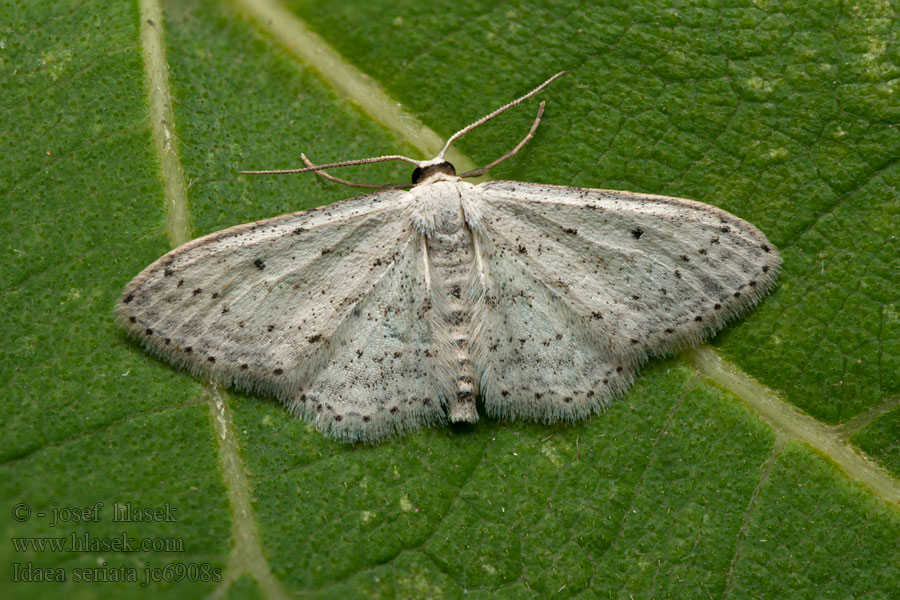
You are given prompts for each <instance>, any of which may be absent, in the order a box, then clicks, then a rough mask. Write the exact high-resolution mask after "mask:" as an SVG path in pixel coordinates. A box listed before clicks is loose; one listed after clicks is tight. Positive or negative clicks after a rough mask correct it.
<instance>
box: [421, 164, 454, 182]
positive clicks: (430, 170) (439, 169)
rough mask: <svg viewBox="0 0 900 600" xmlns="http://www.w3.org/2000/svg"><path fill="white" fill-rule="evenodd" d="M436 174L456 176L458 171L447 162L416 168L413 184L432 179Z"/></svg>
mask: <svg viewBox="0 0 900 600" xmlns="http://www.w3.org/2000/svg"><path fill="white" fill-rule="evenodd" d="M435 173H446V174H447V175H456V169H454V168H453V165H451V164H450V163H449V162H447V161H446V160H445V161H444V162H439V163H437V164H433V165H426V166H424V167H416V168H415V170H414V171H413V174H412V182H413V183H419V182H420V181H424V180H426V179H427V178H429V177H431V176H432V175H434V174H435Z"/></svg>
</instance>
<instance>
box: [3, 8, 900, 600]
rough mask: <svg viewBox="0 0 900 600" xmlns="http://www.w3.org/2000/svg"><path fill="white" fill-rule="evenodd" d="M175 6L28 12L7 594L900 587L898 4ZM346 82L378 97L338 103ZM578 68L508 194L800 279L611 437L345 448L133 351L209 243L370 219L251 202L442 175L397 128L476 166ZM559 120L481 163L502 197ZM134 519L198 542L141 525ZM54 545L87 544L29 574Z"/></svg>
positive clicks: (6, 419) (276, 408)
mask: <svg viewBox="0 0 900 600" xmlns="http://www.w3.org/2000/svg"><path fill="white" fill-rule="evenodd" d="M154 4H155V3H154V2H151V1H149V0H146V1H144V2H142V3H141V6H135V5H133V4H131V3H107V2H99V1H96V0H93V1H92V0H84V1H77V0H67V1H56V2H44V1H41V2H16V1H12V0H9V1H3V2H2V5H0V6H2V8H0V14H3V15H4V18H3V19H2V22H0V69H2V82H3V86H2V87H3V90H4V93H3V95H2V96H0V110H2V111H3V119H2V125H0V142H2V143H3V146H4V147H5V148H6V149H7V154H6V156H7V158H6V160H4V161H2V162H0V193H3V194H4V195H5V197H6V198H7V200H6V206H7V207H8V208H7V210H5V211H3V213H2V215H0V248H2V251H3V253H4V260H3V261H2V263H0V290H2V292H0V314H3V315H4V317H5V318H4V319H3V329H2V333H3V340H4V342H3V344H2V346H0V348H2V350H0V384H2V388H0V390H2V393H0V398H2V400H0V418H2V423H3V425H2V428H0V498H2V499H3V503H2V504H3V505H2V506H0V509H2V517H0V525H2V527H3V530H4V540H5V541H4V542H3V544H2V550H0V559H2V560H0V563H2V565H3V569H4V572H3V577H2V579H0V595H2V596H3V597H15V598H30V597H35V598H44V597H66V598H72V597H74V598H80V597H85V598H93V597H100V596H111V597H145V596H148V597H157V598H180V597H200V596H207V595H213V596H214V597H232V598H257V597H259V598H288V597H293V596H299V595H304V596H315V597H347V596H351V597H353V596H362V595H373V596H383V597H395V596H399V597H442V596H450V597H461V596H463V595H470V594H471V595H477V596H484V597H487V596H492V597H493V596H508V597H545V596H549V595H560V596H583V597H595V596H601V597H622V598H628V597H636V598H637V597H641V598H650V597H660V598H676V597H679V598H697V597H706V596H714V597H731V598H745V597H759V598H786V597H790V598H794V597H809V598H822V597H834V598H845V597H866V598H891V597H892V596H893V595H895V594H894V590H897V589H900V554H898V553H897V551H896V540H897V539H898V538H900V504H898V502H900V483H898V481H897V479H896V478H897V477H898V476H900V447H898V443H897V440H898V439H900V425H898V423H900V421H898V414H900V413H898V411H900V393H898V389H900V375H898V373H900V319H898V306H897V302H898V289H900V286H898V279H900V277H898V273H900V243H898V227H897V223H898V222H900V214H898V213H900V202H898V197H900V194H898V186H900V164H898V159H900V130H898V126H897V123H900V104H898V103H897V101H896V99H895V97H896V94H897V88H898V86H900V49H898V45H897V44H896V43H894V42H893V38H894V37H895V34H896V22H897V12H898V5H897V3H896V2H893V3H892V2H867V3H858V4H855V5H852V6H850V5H842V4H837V3H831V2H818V3H816V2H814V3H796V2H773V1H766V0H759V1H756V2H728V3H727V4H726V5H724V6H723V5H721V4H720V3H715V2H706V3H702V2H701V3H692V4H688V3H684V4H674V5H673V3H671V2H656V1H652V0H640V1H638V2H624V1H621V2H606V3H603V4H602V5H594V4H592V3H579V2H556V3H536V2H524V3H521V2H520V3H514V4H509V3H492V4H489V3H484V2H464V3H459V2H456V3H452V4H451V3H428V5H427V6H426V5H423V4H422V3H421V2H418V3H414V2H410V1H406V0H404V1H399V2H391V3H386V2H372V1H369V2H341V3H334V2H329V3H311V2H292V3H286V6H287V8H288V9H289V10H290V13H286V15H285V14H281V15H280V16H279V18H266V17H265V15H266V14H270V15H271V14H273V13H268V12H267V11H269V10H271V9H272V6H273V3H270V2H268V1H264V0H253V1H251V0H243V1H238V0H235V2H234V3H232V4H228V3H219V2H213V1H201V0H184V1H180V2H169V3H165V4H164V5H163V7H162V9H163V16H160V15H159V14H157V12H155V11H154V9H153V7H154ZM274 6H276V8H277V5H274ZM274 14H278V13H274ZM291 15H293V16H291ZM148 20H149V21H152V23H150V22H148ZM302 23H305V24H306V27H307V28H308V29H309V30H310V31H312V32H314V33H315V34H316V35H315V36H312V37H308V36H304V35H302V34H303V27H302ZM142 32H143V34H144V37H143V38H142ZM294 34H296V36H295V37H291V36H293V35H294ZM286 35H287V36H288V37H287V38H286V37H285V36H286ZM288 38H290V39H288ZM142 39H143V40H144V41H143V42H142ZM150 39H158V40H161V42H162V48H163V49H164V52H165V57H164V59H163V57H162V56H161V55H159V54H155V53H154V51H153V50H152V49H151V46H150V45H149V44H148V42H147V40H150ZM298 40H299V41H298ZM333 55H339V56H341V57H343V60H344V61H346V62H345V63H343V64H340V61H338V63H333V64H331V66H329V67H327V68H323V69H322V71H321V72H318V71H316V68H319V67H317V66H316V65H317V64H318V63H317V62H316V61H317V60H319V59H318V58H317V57H321V56H333ZM148 66H149V67H154V66H155V67H156V68H157V69H158V72H161V73H162V74H163V75H164V79H163V80H162V81H163V82H164V83H163V84H159V80H157V79H154V78H153V77H155V75H147V74H145V67H148ZM562 69H566V70H568V71H569V74H567V75H566V76H565V77H564V78H562V79H560V80H559V81H557V82H555V83H554V84H553V85H552V86H551V87H550V88H548V89H547V90H546V91H545V92H543V93H542V94H541V99H544V100H546V101H547V109H546V113H545V116H544V121H543V123H542V125H541V128H540V129H539V130H538V133H537V135H536V137H535V139H534V140H533V141H532V142H531V143H530V144H529V145H528V146H526V147H525V149H524V150H523V151H522V152H521V153H520V154H519V155H518V156H517V157H515V158H514V159H513V160H511V161H509V162H507V163H505V164H504V165H502V166H501V167H499V168H498V169H496V170H495V172H493V173H492V176H493V177H495V178H508V179H518V180H529V181H541V182H546V183H554V184H570V185H581V186H590V187H607V188H616V189H629V190H635V191H644V192H653V193H661V194H667V195H673V196H684V197H689V198H694V199H697V200H701V201H704V202H708V203H711V204H714V205H717V206H720V207H722V208H724V209H726V210H729V211H731V212H733V213H735V214H737V215H738V216H741V217H743V218H745V219H747V220H749V221H750V222H752V223H754V224H755V225H757V226H758V227H759V228H760V229H762V230H763V231H764V232H766V234H767V235H768V236H769V239H771V240H772V241H773V243H775V244H776V245H777V246H778V247H779V249H781V250H782V253H783V256H784V259H785V263H784V270H783V272H782V275H781V277H780V280H779V286H778V288H777V289H776V290H775V292H774V293H773V294H772V295H771V296H770V297H769V298H767V299H766V300H764V301H763V302H762V304H761V305H760V306H759V307H758V308H757V309H755V310H754V311H752V312H751V313H750V314H748V315H747V317H746V318H745V319H743V320H742V321H741V322H739V323H736V324H734V325H733V326H731V327H729V328H728V329H727V330H726V331H725V332H724V333H723V334H722V335H720V336H719V337H718V338H717V339H716V340H714V344H713V348H704V349H701V350H699V351H695V352H691V353H688V354H686V355H684V356H682V357H676V358H673V359H670V360H667V361H653V362H652V363H651V364H650V365H649V366H648V367H647V368H645V369H644V370H643V371H642V372H641V374H640V377H639V379H638V381H637V383H636V385H635V387H634V389H633V390H632V391H631V392H630V393H629V394H628V395H627V396H626V397H624V398H622V399H620V400H618V401H617V402H616V403H615V404H614V405H613V407H612V408H611V409H610V410H609V411H608V412H607V413H606V414H604V415H598V416H594V417H592V418H590V419H588V420H587V421H585V422H583V423H577V424H574V425H570V426H552V427H547V426H539V425H534V424H527V423H518V422H515V423H509V422H495V421H490V420H486V421H485V420H483V421H482V422H480V423H479V424H478V425H477V426H475V427H473V428H471V429H469V430H465V431H460V430H454V429H450V428H445V429H430V430H425V431H421V432H419V433H416V434H412V435H409V436H406V437H404V438H401V439H398V440H396V441H392V442H388V443H384V444H380V445H378V446H372V447H369V446H356V447H350V446H344V445H340V444H337V443H334V442H331V441H329V440H327V439H325V438H324V437H322V436H321V435H320V434H318V433H316V432H315V431H314V430H313V429H312V428H310V427H309V426H308V425H306V424H305V423H303V422H301V421H298V420H296V419H293V418H291V417H290V415H289V414H288V413H287V411H286V410H285V409H284V408H283V407H282V406H281V405H279V404H277V403H276V402H274V401H272V400H269V399H266V398H262V397H257V396H245V395H239V394H234V393H231V392H223V391H221V390H217V389H213V388H210V387H208V386H207V385H206V384H205V383H204V382H201V381H199V380H196V379H193V378H191V377H190V376H188V375H186V374H183V373H180V372H177V371H175V370H173V369H171V368H170V367H168V366H167V365H165V364H162V363H160V362H159V361H156V360H154V359H152V358H151V357H149V356H148V355H147V354H146V353H144V352H143V351H141V349H140V348H139V347H138V346H137V345H135V344H133V343H131V342H129V341H128V340H127V339H126V338H125V336H124V334H123V333H122V332H121V331H119V330H118V329H117V328H116V327H115V325H114V323H113V318H112V307H113V304H114V302H115V299H116V298H117V297H118V294H119V293H120V291H121V289H122V287H123V286H124V285H125V283H126V282H127V281H129V280H130V279H131V278H132V277H133V276H134V275H135V274H137V273H138V272H139V271H140V270H141V269H142V268H143V267H145V266H146V265H148V264H150V263H151V262H152V261H153V260H155V259H156V258H158V257H159V256H161V255H162V254H164V253H165V252H166V251H167V250H168V249H170V248H171V244H170V241H169V240H170V239H176V240H177V239H178V238H180V237H183V234H181V233H179V231H180V230H181V229H180V228H189V230H190V235H191V236H192V237H194V236H198V235H202V234H206V233H209V232H212V231H216V230H218V229H221V228H224V227H228V226H232V225H236V224H239V223H243V222H247V221H252V220H256V219H260V218H264V217H270V216H275V215H278V214H282V213H286V212H290V211H295V210H300V209H304V208H308V207H312V206H316V205H321V204H325V203H328V202H333V201H336V200H338V199H341V198H345V197H349V196H351V195H353V193H352V191H349V190H347V189H345V188H342V187H340V186H336V185H334V184H331V183H328V182H323V181H322V180H320V179H317V178H314V177H304V176H296V177H270V178H249V177H244V176H239V175H237V173H236V172H237V171H238V170H240V169H249V168H275V167H282V166H284V167H287V166H294V165H297V164H298V162H299V155H300V152H301V151H303V152H306V153H307V154H309V155H310V157H311V158H313V160H317V161H320V162H325V161H330V160H340V159H346V158H355V157H364V156H374V155H378V154H386V153H394V152H400V153H407V154H415V153H419V154H421V151H422V149H423V148H424V147H427V146H428V145H429V144H430V143H431V142H430V141H428V140H430V139H431V138H429V137H428V133H427V132H422V133H421V135H419V137H417V138H414V137H413V136H412V135H411V134H409V133H408V132H409V131H410V130H409V129H403V127H402V126H396V128H395V127H394V125H391V126H390V127H386V126H385V125H384V124H385V123H388V124H392V123H394V122H395V121H393V120H392V119H393V118H394V117H396V115H397V114H399V113H397V112H396V107H395V106H394V105H393V104H391V103H390V102H388V101H386V100H385V98H388V99H391V98H392V99H393V101H394V102H400V103H402V105H403V107H404V109H405V110H406V111H407V114H409V115H413V116H415V117H417V118H418V119H419V120H420V121H421V122H422V123H424V125H426V126H428V127H430V128H431V129H432V130H433V131H435V132H437V134H438V135H439V136H441V137H446V136H448V135H450V134H452V133H453V132H454V131H456V130H457V129H459V128H460V127H462V126H464V125H466V124H468V123H469V122H471V121H473V120H475V119H476V118H478V117H480V116H481V115H483V114H485V113H487V112H489V111H490V110H492V109H493V108H495V107H496V106H498V105H500V104H502V103H504V102H506V101H508V100H510V99H512V98H514V97H516V96H517V95H519V94H521V93H523V92H525V91H527V90H529V89H531V87H533V86H534V85H536V84H537V83H539V82H540V81H543V80H544V79H545V78H546V77H548V76H549V75H551V74H553V73H555V72H556V71H559V70H562ZM152 70H153V69H152V68H151V69H150V71H152ZM157 74H158V73H157ZM366 85H369V86H370V87H368V88H366V87H365V86H366ZM360 86H362V88H360ZM357 89H369V90H372V89H374V90H375V91H373V92H370V93H357V92H355V91H354V90H357ZM151 94H157V97H158V98H163V99H167V98H168V99H170V103H169V112H165V111H163V112H161V113H156V112H154V111H155V110H156V109H155V108H153V106H154V105H152V104H151V102H150V101H149V100H148V97H150V96H151ZM159 106H162V105H159ZM360 106H363V107H365V108H360ZM535 109H536V100H534V101H530V102H529V103H527V104H526V105H525V106H523V107H522V108H520V109H518V110H516V111H512V112H511V113H508V114H506V115H504V116H503V117H502V118H500V119H498V120H497V121H496V122H492V123H491V124H490V125H488V126H485V127H484V128H482V129H480V130H478V131H477V132H473V133H472V134H470V135H469V136H467V137H465V138H463V139H462V140H461V141H460V143H459V144H458V145H459V149H460V150H461V151H462V152H463V153H464V154H465V155H466V156H468V157H470V158H471V159H472V161H473V163H475V164H484V163H486V162H489V161H490V160H492V159H493V158H495V157H497V156H499V155H500V154H502V153H503V152H505V151H506V150H507V149H509V148H510V147H511V146H512V145H513V144H514V143H515V142H516V141H517V140H518V139H519V138H520V137H521V136H522V135H523V134H524V132H525V131H526V130H527V128H528V125H529V123H530V121H531V119H532V118H533V116H534V112H533V111H534V110H535ZM392 111H393V112H392ZM160 115H168V116H166V118H165V122H161V121H160ZM392 115H393V116H392ZM412 121H413V119H412V117H409V116H407V117H402V118H400V122H402V123H406V124H407V125H408V124H410V123H411V122H412ZM413 125H414V124H413ZM417 135H418V134H417ZM407 171H408V169H407V168H406V166H400V167H398V166H392V165H371V166H369V167H364V168H359V169H356V170H354V169H351V170H349V172H348V173H347V176H348V178H351V179H364V180H369V181H379V182H382V181H406V180H407V178H408V177H409V173H408V172H407ZM178 182H182V183H183V190H184V193H183V194H181V195H183V196H184V198H185V199H186V200H187V204H185V205H183V206H182V207H181V208H180V209H173V206H172V201H173V200H177V199H178V198H179V197H180V196H179V194H180V192H179V191H178V190H179V189H182V188H179V184H178ZM722 359H725V361H726V362H722ZM754 380H755V381H754ZM848 440H849V441H848ZM862 454H865V455H868V456H869V457H870V459H871V460H870V461H867V460H865V459H863V458H861V455H862ZM101 502H102V503H103V504H102V506H99V505H98V503H101ZM114 503H118V505H119V506H120V508H121V507H122V506H125V505H126V503H131V504H130V506H131V508H132V509H134V508H137V507H147V508H153V509H160V512H159V513H158V514H157V513H152V512H151V513H148V514H146V515H145V516H147V517H150V518H149V520H148V519H146V518H145V519H143V520H139V521H135V520H130V521H121V520H119V521H116V520H114V516H115V513H114V509H113V504H114ZM70 509H79V510H75V511H72V510H70ZM92 509H96V512H92ZM29 511H30V512H29ZM39 513H44V516H40V515H39ZM54 514H57V515H59V514H62V516H63V517H65V516H68V517H70V520H68V521H64V522H59V523H54V522H53V515H54ZM95 514H96V515H98V516H99V519H97V520H88V521H86V520H85V519H91V518H92V516H93V515H95ZM139 514H141V515H144V513H139ZM75 516H79V518H80V520H79V521H77V522H76V521H72V520H71V519H72V518H74V517H75ZM120 516H121V515H120ZM131 516H132V517H133V516H134V514H133V513H132V515H131ZM167 518H168V520H167ZM72 535H74V536H75V538H77V540H79V543H82V542H81V540H85V541H84V542H83V543H84V544H86V545H87V547H86V551H83V552H79V551H75V549H73V548H72V543H73V540H72V538H71V537H70V536H72ZM123 535H124V536H126V537H128V538H129V539H130V540H131V544H132V546H131V547H129V548H127V549H125V550H123V549H122V548H119V547H115V546H114V542H115V541H116V540H120V539H121V538H122V536H123ZM84 536H88V537H84ZM49 538H63V539H64V540H65V541H66V543H67V544H68V545H67V546H66V547H65V548H64V549H58V548H53V547H52V546H50V545H48V546H47V547H45V548H44V549H43V550H40V549H36V548H35V547H34V546H33V545H31V546H29V544H35V543H50V542H40V541H39V539H49ZM141 540H151V542H152V543H151V546H150V547H147V548H140V547H135V546H134V544H138V545H140V543H141ZM90 544H99V545H100V546H101V547H92V546H90ZM103 544H106V547H102V546H103ZM152 544H155V546H153V545H152ZM26 546H28V547H27V548H26ZM126 550H127V551H126ZM129 570H133V574H134V576H135V577H136V578H137V579H138V581H135V582H129V581H119V582H116V581H106V582H102V583H99V582H95V583H91V582H86V581H76V578H77V577H80V578H81V579H82V580H84V579H85V578H88V577H94V578H98V577H102V578H106V579H107V580H109V579H111V578H116V577H119V578H122V577H127V576H129V575H130V574H131V571H129ZM58 575H62V576H65V577H66V579H67V581H66V582H65V583H47V582H37V581H32V582H28V581H27V580H28V579H31V580H35V579H39V578H43V579H47V578H49V577H51V576H58ZM147 576H149V580H148V582H147V585H146V586H144V585H142V584H143V582H144V577H147Z"/></svg>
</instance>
